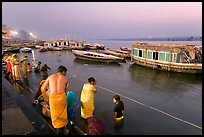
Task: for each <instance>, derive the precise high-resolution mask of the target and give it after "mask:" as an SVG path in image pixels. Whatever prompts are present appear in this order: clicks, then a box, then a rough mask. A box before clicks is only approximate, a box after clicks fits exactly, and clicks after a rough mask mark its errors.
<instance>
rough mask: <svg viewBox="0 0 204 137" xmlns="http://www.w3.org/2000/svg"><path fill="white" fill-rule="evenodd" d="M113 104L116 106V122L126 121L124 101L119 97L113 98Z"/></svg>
mask: <svg viewBox="0 0 204 137" xmlns="http://www.w3.org/2000/svg"><path fill="white" fill-rule="evenodd" d="M113 103H114V104H115V106H114V120H115V121H120V120H122V119H124V116H123V114H124V104H123V101H121V100H120V96H119V95H115V96H113Z"/></svg>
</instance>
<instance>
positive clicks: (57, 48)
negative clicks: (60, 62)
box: [48, 47, 63, 51]
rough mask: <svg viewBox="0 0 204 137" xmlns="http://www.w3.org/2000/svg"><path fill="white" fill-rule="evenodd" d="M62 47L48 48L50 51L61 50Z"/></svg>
mask: <svg viewBox="0 0 204 137" xmlns="http://www.w3.org/2000/svg"><path fill="white" fill-rule="evenodd" d="M62 49H63V48H61V47H49V49H48V50H51V51H62Z"/></svg>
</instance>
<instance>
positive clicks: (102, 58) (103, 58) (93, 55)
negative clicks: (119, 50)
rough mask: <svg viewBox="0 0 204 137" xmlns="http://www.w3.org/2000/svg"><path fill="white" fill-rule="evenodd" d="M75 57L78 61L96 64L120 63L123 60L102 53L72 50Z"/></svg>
mask: <svg viewBox="0 0 204 137" xmlns="http://www.w3.org/2000/svg"><path fill="white" fill-rule="evenodd" d="M72 52H73V53H74V55H75V57H76V58H78V59H83V60H89V61H97V62H107V63H110V62H121V61H123V58H120V57H116V56H113V55H106V54H103V53H97V52H91V51H80V50H72Z"/></svg>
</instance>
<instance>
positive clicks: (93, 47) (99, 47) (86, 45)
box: [85, 43, 105, 50]
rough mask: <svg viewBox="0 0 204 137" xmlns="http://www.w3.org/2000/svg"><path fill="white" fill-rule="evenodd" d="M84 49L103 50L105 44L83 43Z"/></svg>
mask: <svg viewBox="0 0 204 137" xmlns="http://www.w3.org/2000/svg"><path fill="white" fill-rule="evenodd" d="M85 47H86V50H104V49H105V46H104V45H101V44H97V43H96V44H94V45H90V44H85Z"/></svg>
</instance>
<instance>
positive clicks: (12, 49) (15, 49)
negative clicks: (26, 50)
mask: <svg viewBox="0 0 204 137" xmlns="http://www.w3.org/2000/svg"><path fill="white" fill-rule="evenodd" d="M20 49H21V47H8V48H6V49H5V50H3V52H4V54H5V53H8V52H10V53H19V52H20Z"/></svg>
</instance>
